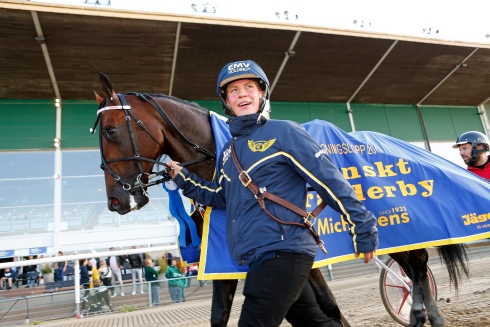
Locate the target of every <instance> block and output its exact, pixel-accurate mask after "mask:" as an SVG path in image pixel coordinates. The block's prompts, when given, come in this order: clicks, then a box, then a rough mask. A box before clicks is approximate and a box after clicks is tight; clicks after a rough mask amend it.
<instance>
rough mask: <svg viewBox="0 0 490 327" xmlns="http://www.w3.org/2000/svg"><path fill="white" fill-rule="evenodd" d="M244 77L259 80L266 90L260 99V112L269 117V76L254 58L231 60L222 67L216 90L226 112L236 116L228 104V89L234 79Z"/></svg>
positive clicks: (262, 87)
mask: <svg viewBox="0 0 490 327" xmlns="http://www.w3.org/2000/svg"><path fill="white" fill-rule="evenodd" d="M244 78H247V79H253V80H257V82H258V84H259V86H260V88H261V89H262V91H264V95H263V96H262V98H261V99H260V105H259V112H260V113H261V114H262V115H263V116H265V117H266V118H269V115H268V113H269V111H270V106H269V98H270V90H269V80H268V79H267V76H266V75H265V73H264V71H263V70H262V68H260V66H259V65H257V64H256V63H255V62H254V61H252V60H240V61H234V62H230V63H228V64H227V65H225V66H224V67H223V68H222V69H221V72H220V73H219V75H218V83H217V85H216V92H217V93H218V98H219V99H220V100H221V103H222V104H223V109H224V111H225V114H226V115H228V116H234V113H233V111H232V110H231V108H230V107H228V105H227V104H226V89H227V87H228V85H229V84H230V83H231V82H233V81H236V80H239V79H244ZM264 109H265V110H264Z"/></svg>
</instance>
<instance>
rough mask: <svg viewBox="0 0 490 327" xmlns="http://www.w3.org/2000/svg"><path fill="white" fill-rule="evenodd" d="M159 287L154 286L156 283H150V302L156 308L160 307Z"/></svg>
mask: <svg viewBox="0 0 490 327" xmlns="http://www.w3.org/2000/svg"><path fill="white" fill-rule="evenodd" d="M159 290H160V286H158V285H157V284H156V282H153V283H151V302H152V304H153V303H155V305H156V306H159V305H160V293H158V291H159Z"/></svg>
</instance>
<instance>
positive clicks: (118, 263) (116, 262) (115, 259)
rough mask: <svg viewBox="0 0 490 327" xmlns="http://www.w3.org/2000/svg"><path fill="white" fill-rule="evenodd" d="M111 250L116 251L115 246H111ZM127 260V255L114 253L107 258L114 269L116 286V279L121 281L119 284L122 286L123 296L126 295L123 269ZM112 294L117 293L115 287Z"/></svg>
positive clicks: (113, 278)
mask: <svg viewBox="0 0 490 327" xmlns="http://www.w3.org/2000/svg"><path fill="white" fill-rule="evenodd" d="M109 250H110V251H114V250H115V249H114V247H110V248H109ZM125 260H126V257H125V256H116V255H112V256H110V257H109V258H107V260H106V263H107V265H108V266H109V267H110V268H111V270H112V285H114V287H115V286H116V279H117V281H118V282H119V286H121V296H124V288H123V280H122V275H121V269H122V267H123V264H124V261H125ZM112 296H113V297H114V296H116V293H115V291H114V289H113V293H112Z"/></svg>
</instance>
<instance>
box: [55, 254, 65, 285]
mask: <svg viewBox="0 0 490 327" xmlns="http://www.w3.org/2000/svg"><path fill="white" fill-rule="evenodd" d="M61 256H63V252H61V251H58V257H61ZM67 266H68V262H67V261H61V262H58V275H57V277H58V281H60V282H62V281H63V280H64V277H65V271H66V267H67Z"/></svg>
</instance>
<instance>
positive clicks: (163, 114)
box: [90, 93, 216, 196]
mask: <svg viewBox="0 0 490 327" xmlns="http://www.w3.org/2000/svg"><path fill="white" fill-rule="evenodd" d="M125 95H134V96H136V97H137V98H138V99H140V100H142V101H146V102H148V103H149V104H150V105H151V106H152V107H153V109H155V110H156V111H157V112H158V113H159V114H160V116H161V117H162V118H163V119H164V120H165V122H166V123H167V124H168V125H169V126H170V127H171V128H172V129H173V130H174V131H175V132H176V134H177V135H179V137H180V138H182V139H183V140H184V141H185V142H186V143H187V144H189V145H191V146H192V147H193V148H194V149H195V150H196V151H199V152H201V153H204V154H205V155H206V156H205V157H201V158H197V159H194V160H190V161H187V162H184V163H182V164H180V165H181V166H183V167H184V166H188V165H192V164H195V163H198V162H201V161H204V160H209V159H216V154H215V153H213V152H211V151H208V150H206V149H205V148H203V147H201V146H200V145H198V144H196V143H193V142H191V141H190V140H189V139H187V137H185V135H184V134H182V132H181V131H180V130H179V129H178V128H177V126H175V124H174V123H173V122H172V120H171V119H170V117H168V115H167V114H166V112H165V111H164V110H163V109H162V107H161V106H160V104H159V103H158V102H157V101H156V100H155V99H154V98H153V97H152V96H151V95H149V94H147V93H144V94H140V93H126V94H125ZM125 95H122V94H118V95H117V97H118V98H119V102H120V103H121V105H120V106H106V107H104V105H105V104H106V102H107V99H104V101H102V103H101V104H100V106H99V109H98V110H97V119H96V120H95V123H94V127H93V128H91V129H90V132H91V133H92V134H94V133H95V130H96V128H97V124H98V123H99V121H100V118H101V115H102V113H103V112H105V111H108V110H123V111H124V115H125V119H126V122H127V124H128V130H129V135H130V137H131V143H132V146H133V152H134V156H133V157H123V158H115V159H107V160H106V159H105V158H104V151H103V149H102V133H101V132H99V146H100V157H101V164H100V168H101V169H102V170H107V171H108V172H109V174H111V176H112V177H113V178H114V179H115V180H116V181H117V182H118V183H120V184H121V185H122V188H123V189H124V190H125V191H128V192H130V191H132V190H134V189H137V188H141V190H142V191H143V194H145V195H146V196H148V194H147V192H146V191H145V189H144V188H145V187H149V186H153V185H157V184H160V183H163V182H166V181H169V180H170V179H171V177H170V175H169V174H168V170H167V169H168V167H167V166H166V164H165V162H163V161H161V158H162V157H165V156H166V155H165V154H163V155H162V156H160V158H158V160H154V159H150V158H146V157H141V156H140V154H139V151H138V145H137V144H136V140H135V138H134V133H133V126H132V124H131V120H132V119H133V120H134V121H135V122H136V124H138V126H139V127H140V128H141V129H143V131H145V132H146V133H147V134H148V135H149V136H150V137H151V138H152V139H153V140H154V141H155V142H156V143H157V144H158V146H159V147H161V146H160V144H159V143H158V141H157V139H156V138H155V137H154V136H153V135H151V133H150V132H149V131H148V129H147V128H146V126H145V125H144V124H143V122H142V121H141V120H139V119H137V118H136V117H135V116H134V115H133V113H132V112H131V111H130V110H131V106H130V105H128V103H127V102H126V98H125ZM132 160H134V161H136V164H137V165H138V170H139V174H138V176H137V177H136V181H135V182H134V183H133V184H132V185H131V184H130V183H128V182H124V181H123V180H122V179H121V177H120V176H119V175H117V174H116V173H115V172H114V171H113V170H112V169H111V168H110V167H109V165H108V164H109V163H110V162H118V161H132ZM141 161H148V162H152V163H154V164H157V165H159V166H163V167H164V168H163V170H160V171H158V172H152V173H151V174H149V173H145V172H144V170H143V167H142V165H141ZM144 175H147V176H148V183H144V182H143V181H142V177H143V176H144ZM157 177H162V178H159V179H156V180H154V179H155V178H157Z"/></svg>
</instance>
